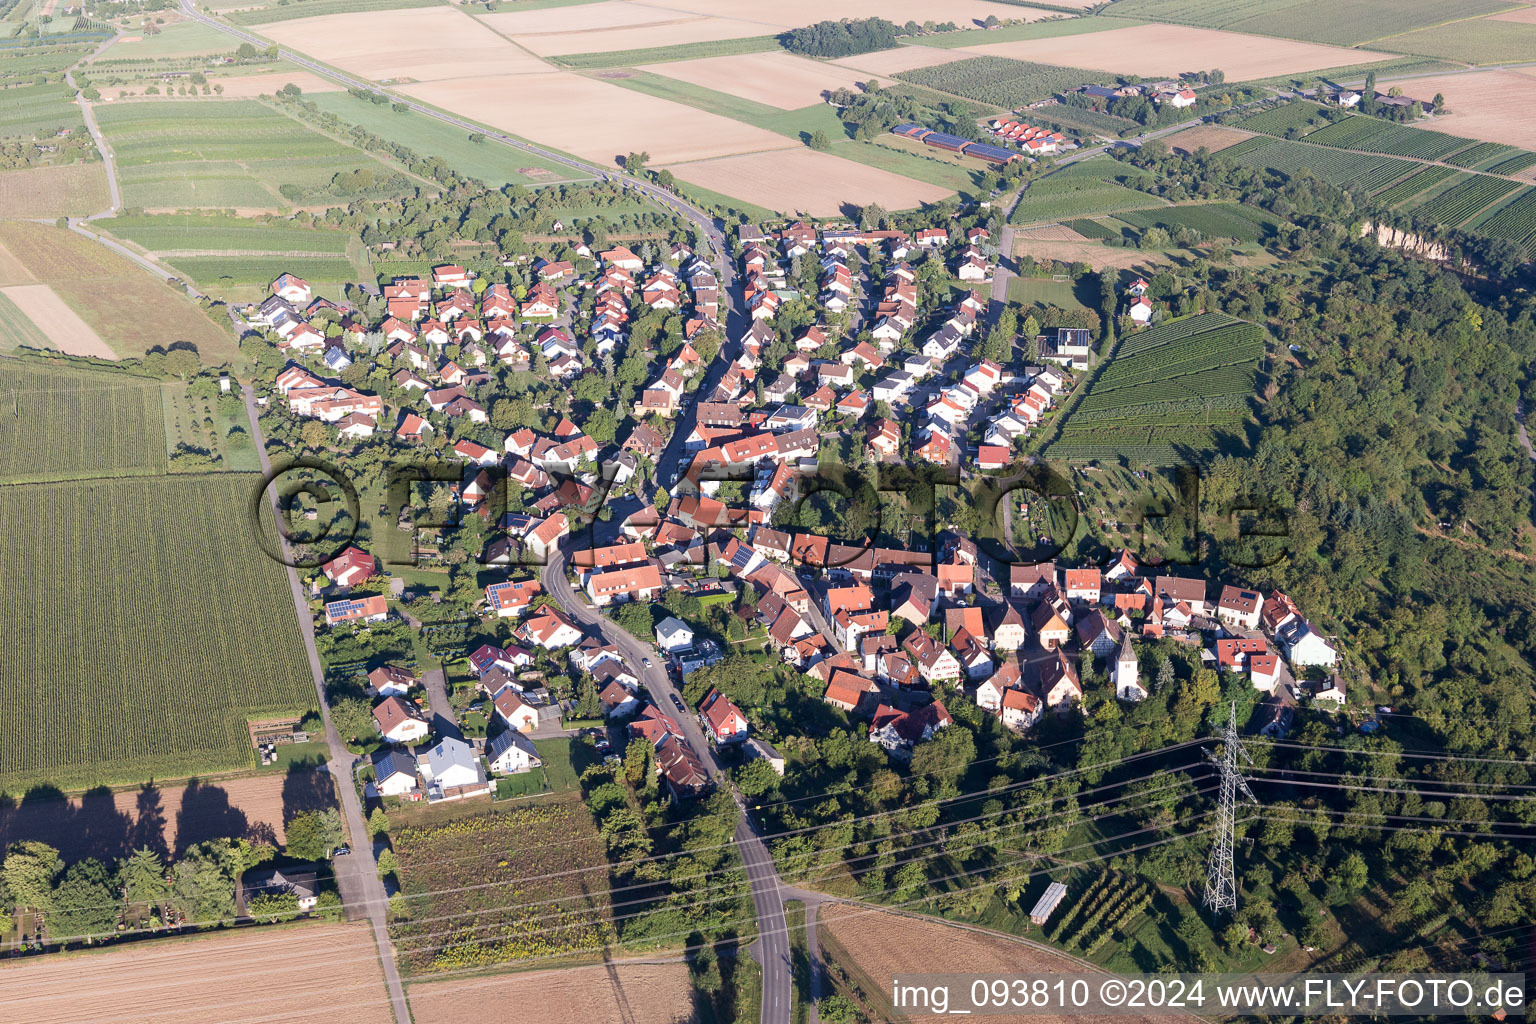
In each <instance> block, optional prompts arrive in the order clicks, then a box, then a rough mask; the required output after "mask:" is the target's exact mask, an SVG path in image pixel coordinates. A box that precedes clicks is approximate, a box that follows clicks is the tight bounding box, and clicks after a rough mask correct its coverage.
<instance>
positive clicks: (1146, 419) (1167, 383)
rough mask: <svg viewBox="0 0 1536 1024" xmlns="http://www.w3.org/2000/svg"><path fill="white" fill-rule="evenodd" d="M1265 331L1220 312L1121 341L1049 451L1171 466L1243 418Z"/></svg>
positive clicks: (1195, 453)
mask: <svg viewBox="0 0 1536 1024" xmlns="http://www.w3.org/2000/svg"><path fill="white" fill-rule="evenodd" d="M1263 354H1264V331H1263V329H1262V328H1260V327H1259V326H1258V325H1256V324H1251V323H1247V322H1245V321H1242V320H1238V319H1236V318H1234V317H1230V316H1227V315H1226V314H1224V313H1201V314H1199V315H1196V316H1192V317H1185V318H1183V319H1181V320H1174V321H1168V322H1165V323H1161V324H1157V325H1156V326H1153V327H1150V328H1147V329H1145V330H1142V331H1140V332H1138V333H1136V334H1133V335H1131V336H1130V337H1128V338H1126V339H1125V340H1123V341H1122V342H1121V343H1120V347H1119V349H1118V350H1117V351H1116V352H1115V355H1114V357H1113V358H1112V359H1111V361H1110V362H1109V364H1108V365H1106V366H1105V367H1103V369H1102V370H1100V372H1099V374H1098V376H1097V377H1096V378H1094V379H1093V381H1092V382H1091V383H1090V385H1089V388H1088V391H1087V393H1086V394H1085V395H1084V396H1083V398H1082V400H1081V401H1080V402H1078V404H1077V405H1076V407H1075V408H1073V409H1072V410H1071V411H1070V412H1069V414H1068V417H1067V419H1066V420H1065V421H1064V422H1063V423H1062V425H1061V430H1060V433H1059V435H1058V436H1057V438H1056V440H1055V441H1054V442H1053V443H1052V444H1051V445H1050V447H1049V449H1048V450H1047V452H1046V454H1047V455H1048V456H1050V457H1053V458H1063V459H1069V460H1073V461H1091V460H1098V459H1119V458H1127V459H1130V460H1131V461H1133V462H1143V463H1147V464H1154V465H1157V464H1170V463H1176V462H1179V461H1182V460H1183V459H1184V458H1185V457H1186V456H1198V455H1200V454H1202V453H1204V452H1205V451H1208V450H1209V449H1211V448H1212V447H1214V446H1215V445H1216V444H1217V443H1218V436H1217V435H1218V432H1222V431H1225V432H1229V433H1231V432H1235V431H1237V430H1238V429H1239V428H1240V427H1241V425H1242V423H1243V422H1244V421H1245V420H1246V419H1247V417H1248V408H1249V402H1250V401H1251V399H1252V397H1253V391H1254V374H1255V372H1256V370H1257V368H1258V361H1259V359H1260V357H1262V356H1263Z"/></svg>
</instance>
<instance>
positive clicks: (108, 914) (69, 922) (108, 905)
mask: <svg viewBox="0 0 1536 1024" xmlns="http://www.w3.org/2000/svg"><path fill="white" fill-rule="evenodd" d="M114 881H115V879H114V878H113V877H112V872H110V871H109V870H107V866H106V865H105V864H103V863H102V862H101V861H99V860H96V859H95V858H94V857H87V858H86V859H85V860H81V861H76V862H75V863H74V864H71V865H70V866H69V870H68V871H65V872H64V879H63V881H61V882H60V883H59V887H58V889H57V890H56V891H55V892H54V894H53V900H54V907H53V914H52V920H51V923H50V930H51V931H52V932H53V937H54V938H55V939H63V940H65V941H74V940H76V939H83V940H84V941H86V942H90V941H91V940H92V939H96V938H101V937H102V936H105V935H110V934H112V932H113V931H114V929H115V927H116V925H117V912H118V909H119V906H120V904H119V903H118V897H117V892H116V886H115V885H114Z"/></svg>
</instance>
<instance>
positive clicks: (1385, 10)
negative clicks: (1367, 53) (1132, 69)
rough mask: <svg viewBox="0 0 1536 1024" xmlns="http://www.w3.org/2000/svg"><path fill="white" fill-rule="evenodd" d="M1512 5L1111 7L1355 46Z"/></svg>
mask: <svg viewBox="0 0 1536 1024" xmlns="http://www.w3.org/2000/svg"><path fill="white" fill-rule="evenodd" d="M1512 6H1514V5H1513V4H1511V3H1508V2H1507V0H1458V2H1457V3H1455V4H1447V3H1444V2H1443V0H1118V2H1117V3H1116V4H1115V5H1114V7H1113V8H1111V10H1113V11H1114V13H1115V14H1116V15H1117V16H1118V15H1120V14H1124V15H1125V16H1127V17H1131V18H1144V19H1147V20H1151V21H1171V22H1175V23H1178V24H1181V25H1200V26H1204V27H1206V28H1225V29H1231V30H1232V31H1235V32H1249V33H1252V34H1254V35H1260V36H1279V37H1281V38H1286V39H1305V40H1309V41H1311V42H1317V43H1331V44H1333V45H1335V46H1358V45H1359V44H1361V43H1364V42H1368V41H1370V40H1373V39H1380V38H1381V37H1382V36H1385V35H1388V34H1389V33H1391V32H1407V31H1410V30H1413V29H1420V28H1426V27H1428V26H1431V25H1440V24H1442V23H1444V22H1448V21H1454V20H1455V19H1457V18H1474V17H1476V16H1478V15H1480V14H1491V13H1493V12H1495V11H1502V10H1507V9H1509V8H1510V7H1512ZM1396 43H1397V40H1395V39H1393V40H1391V41H1390V42H1384V43H1382V45H1383V46H1389V47H1390V48H1391V49H1394V50H1396V49H1399V47H1398V46H1397V45H1396ZM1405 52H1408V53H1420V52H1426V51H1421V50H1406V51H1405ZM1457 59H1459V58H1457Z"/></svg>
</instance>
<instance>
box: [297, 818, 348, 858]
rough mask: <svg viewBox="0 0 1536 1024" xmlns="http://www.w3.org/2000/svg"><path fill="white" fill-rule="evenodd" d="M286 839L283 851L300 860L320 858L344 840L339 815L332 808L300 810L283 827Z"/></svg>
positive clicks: (344, 833)
mask: <svg viewBox="0 0 1536 1024" xmlns="http://www.w3.org/2000/svg"><path fill="white" fill-rule="evenodd" d="M285 831H286V833H287V836H288V841H287V843H286V845H285V846H284V851H285V852H286V853H287V854H288V856H290V857H298V858H300V859H301V860H320V859H321V858H323V857H329V856H330V855H331V851H332V850H334V849H336V847H338V846H340V845H341V844H342V843H344V842H345V841H346V836H347V833H346V829H345V828H343V827H342V824H341V815H340V814H338V813H337V812H336V811H335V810H334V809H331V810H325V811H301V812H299V813H298V814H295V815H294V816H293V817H292V818H291V819H289V821H288V824H287V826H286V828H285Z"/></svg>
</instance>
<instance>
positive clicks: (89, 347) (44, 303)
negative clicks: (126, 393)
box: [0, 284, 117, 359]
mask: <svg viewBox="0 0 1536 1024" xmlns="http://www.w3.org/2000/svg"><path fill="white" fill-rule="evenodd" d="M0 294H4V295H5V297H6V298H7V299H9V300H10V302H11V305H12V306H14V307H15V308H16V309H18V310H20V311H21V313H22V315H23V316H25V317H26V318H27V319H28V320H31V321H32V323H33V324H34V325H35V326H36V327H37V329H38V330H39V331H41V332H42V333H43V334H44V335H45V336H46V337H47V338H48V347H49V348H51V349H55V350H57V351H59V352H66V353H68V354H69V355H72V356H90V357H92V358H95V359H116V358H117V353H116V352H114V351H113V350H112V347H111V346H110V345H108V344H107V343H106V342H105V341H103V340H102V338H101V335H99V334H97V333H96V332H95V331H94V330H92V329H91V325H90V324H88V323H86V322H85V321H84V320H82V319H80V314H78V313H76V312H75V311H74V310H73V309H70V308H69V306H68V304H66V303H65V302H64V300H63V299H61V298H59V296H58V293H57V292H55V291H54V290H53V289H52V288H50V287H48V286H47V285H46V284H18V285H11V286H10V287H8V288H0Z"/></svg>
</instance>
